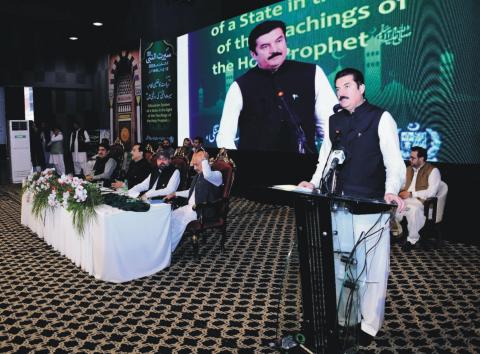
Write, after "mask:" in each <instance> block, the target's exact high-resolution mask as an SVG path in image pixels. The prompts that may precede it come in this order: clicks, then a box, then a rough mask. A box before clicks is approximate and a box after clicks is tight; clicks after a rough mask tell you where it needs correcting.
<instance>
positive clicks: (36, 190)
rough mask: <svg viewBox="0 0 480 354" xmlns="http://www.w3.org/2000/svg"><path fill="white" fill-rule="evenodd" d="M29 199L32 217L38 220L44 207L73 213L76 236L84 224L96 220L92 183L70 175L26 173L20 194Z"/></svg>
mask: <svg viewBox="0 0 480 354" xmlns="http://www.w3.org/2000/svg"><path fill="white" fill-rule="evenodd" d="M25 192H29V193H30V194H31V195H32V196H33V201H32V214H33V215H34V216H35V217H37V218H40V217H41V216H42V214H43V212H44V211H45V210H46V209H47V208H51V209H55V208H57V207H63V208H65V209H67V210H68V211H70V212H72V214H73V227H74V228H75V229H76V230H77V232H78V233H79V234H80V235H83V234H84V232H85V225H86V224H87V223H88V222H90V221H91V220H92V219H94V218H95V217H96V212H95V207H96V206H97V205H99V204H102V196H101V193H100V190H99V189H98V187H97V185H96V184H93V183H90V182H87V181H85V180H83V179H81V178H78V177H73V176H71V175H62V176H59V175H58V174H57V173H56V171H55V169H54V168H47V169H45V170H44V171H42V172H34V173H32V174H30V175H29V176H28V177H27V178H26V179H25V180H24V182H23V186H22V193H25Z"/></svg>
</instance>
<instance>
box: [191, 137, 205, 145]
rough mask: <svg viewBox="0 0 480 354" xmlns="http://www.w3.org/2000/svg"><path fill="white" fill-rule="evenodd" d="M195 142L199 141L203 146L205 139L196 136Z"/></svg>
mask: <svg viewBox="0 0 480 354" xmlns="http://www.w3.org/2000/svg"><path fill="white" fill-rule="evenodd" d="M193 140H198V142H199V143H200V144H203V138H202V137H201V136H196V137H195V138H193Z"/></svg>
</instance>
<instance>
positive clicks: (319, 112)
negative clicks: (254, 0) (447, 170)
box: [217, 21, 338, 153]
mask: <svg viewBox="0 0 480 354" xmlns="http://www.w3.org/2000/svg"><path fill="white" fill-rule="evenodd" d="M285 33H286V26H285V24H284V23H283V22H281V21H265V22H262V23H261V24H259V25H257V26H256V27H255V28H254V29H253V30H252V32H251V33H250V35H249V37H248V46H249V49H250V54H251V56H252V57H253V58H254V59H255V61H256V62H257V66H256V67H254V68H252V69H250V70H249V71H247V72H246V73H245V74H244V75H242V76H240V77H239V78H237V79H236V80H235V81H234V82H233V84H232V85H231V86H230V88H229V90H228V92H227V96H226V98H225V104H224V106H223V113H222V118H221V121H220V128H219V131H218V135H217V146H218V147H219V148H222V147H224V148H227V149H236V148H237V147H238V148H239V149H249V150H267V151H292V152H299V153H316V152H317V151H318V150H317V147H316V138H317V137H321V135H322V133H323V132H322V129H323V127H325V126H326V124H325V123H326V122H327V119H328V117H329V116H330V115H331V114H332V113H333V110H332V107H333V106H334V105H335V104H337V103H338V101H337V99H336V97H335V94H334V92H333V90H332V87H331V86H330V84H329V82H328V79H327V77H326V76H325V74H324V72H323V70H322V69H321V68H320V67H319V66H317V65H314V64H307V63H302V62H298V61H292V60H285V59H286V56H287V51H288V48H287V42H286V37H285ZM237 130H239V132H240V135H239V141H238V143H237V145H238V146H236V145H235V139H236V137H237Z"/></svg>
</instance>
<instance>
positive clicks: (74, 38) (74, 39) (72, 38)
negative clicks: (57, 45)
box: [68, 36, 78, 41]
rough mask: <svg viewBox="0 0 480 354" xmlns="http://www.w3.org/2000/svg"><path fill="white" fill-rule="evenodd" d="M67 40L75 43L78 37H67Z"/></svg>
mask: <svg viewBox="0 0 480 354" xmlns="http://www.w3.org/2000/svg"><path fill="white" fill-rule="evenodd" d="M68 39H70V40H71V41H77V40H78V37H75V36H71V37H68Z"/></svg>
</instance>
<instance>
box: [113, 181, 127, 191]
mask: <svg viewBox="0 0 480 354" xmlns="http://www.w3.org/2000/svg"><path fill="white" fill-rule="evenodd" d="M124 185H125V183H123V182H122V181H115V182H112V187H113V188H115V189H117V188H122V187H123V186H124Z"/></svg>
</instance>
